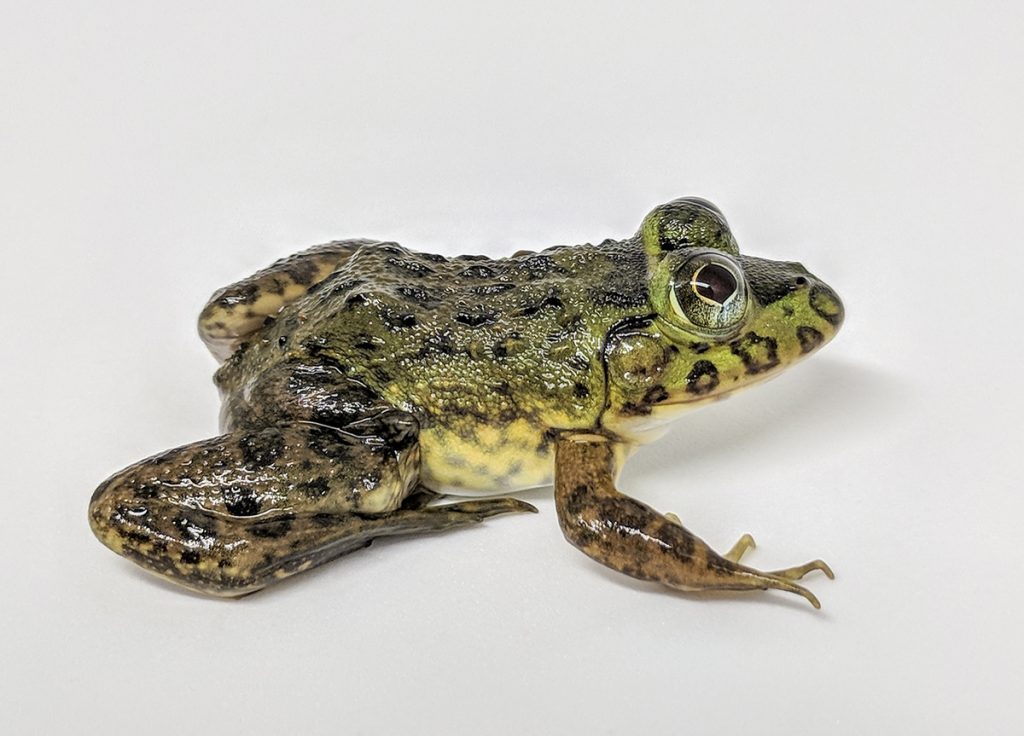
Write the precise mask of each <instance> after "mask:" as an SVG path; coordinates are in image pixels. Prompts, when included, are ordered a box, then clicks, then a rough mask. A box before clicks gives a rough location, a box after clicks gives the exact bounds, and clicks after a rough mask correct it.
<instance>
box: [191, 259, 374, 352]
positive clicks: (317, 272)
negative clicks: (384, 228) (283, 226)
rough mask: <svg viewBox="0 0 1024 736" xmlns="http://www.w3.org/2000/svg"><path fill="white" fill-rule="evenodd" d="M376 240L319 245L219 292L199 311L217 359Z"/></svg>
mask: <svg viewBox="0 0 1024 736" xmlns="http://www.w3.org/2000/svg"><path fill="white" fill-rule="evenodd" d="M375 242H376V241H373V240H339V241H335V242H332V243H326V244H324V245H317V246H314V247H312V248H310V249H308V250H305V251H303V252H301V253H296V254H295V255H293V256H289V257H288V258H282V259H281V260H279V261H277V262H275V263H274V264H273V265H271V266H270V267H269V268H265V269H263V270H262V271H259V272H257V273H255V274H253V275H252V276H250V277H248V278H245V279H242V280H241V281H238V282H236V283H234V284H231V285H230V286H225V287H224V288H223V289H221V290H219V291H218V292H217V293H215V294H214V295H213V296H212V297H211V298H210V301H209V302H208V303H207V305H206V307H205V308H204V309H203V311H202V313H201V314H200V315H199V336H200V337H202V339H203V342H204V343H206V346H207V347H208V348H209V349H210V352H211V353H213V355H214V357H216V358H217V359H218V360H221V361H223V360H226V359H227V358H228V356H230V355H231V353H233V352H234V350H235V348H237V347H238V345H239V344H240V343H242V342H244V341H245V339H246V338H247V337H249V336H250V335H252V334H253V333H254V332H256V331H257V330H259V329H260V328H261V327H262V326H263V324H264V323H265V322H266V320H267V318H268V317H273V316H274V315H276V314H277V313H278V312H279V311H281V309H282V308H283V307H284V306H286V305H287V304H290V303H291V302H293V301H295V300H296V299H298V298H299V297H301V296H303V295H304V294H305V293H306V292H307V291H309V289H310V288H311V287H312V286H313V285H315V284H318V283H320V282H321V281H323V280H324V279H325V278H327V277H328V276H329V275H330V274H332V273H333V272H334V271H336V270H337V269H338V268H340V267H341V266H343V265H344V264H345V263H346V262H347V261H348V259H349V258H351V257H352V254H353V253H355V252H356V251H357V250H359V249H360V248H362V247H363V246H365V245H370V244H373V243H375Z"/></svg>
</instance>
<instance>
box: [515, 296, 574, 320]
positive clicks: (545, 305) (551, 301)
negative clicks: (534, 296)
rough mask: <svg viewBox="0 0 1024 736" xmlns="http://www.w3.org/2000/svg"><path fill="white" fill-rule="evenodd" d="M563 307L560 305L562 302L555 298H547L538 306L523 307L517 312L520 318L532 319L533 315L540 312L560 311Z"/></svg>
mask: <svg viewBox="0 0 1024 736" xmlns="http://www.w3.org/2000/svg"><path fill="white" fill-rule="evenodd" d="M563 306H564V305H563V304H562V300H561V299H559V298H558V297H557V296H549V297H547V298H546V299H544V301H542V302H540V303H539V304H531V305H530V306H528V307H523V308H522V309H521V310H519V313H518V314H519V316H522V317H532V316H533V315H535V314H537V313H538V312H540V311H542V310H545V309H561V308H562V307H563Z"/></svg>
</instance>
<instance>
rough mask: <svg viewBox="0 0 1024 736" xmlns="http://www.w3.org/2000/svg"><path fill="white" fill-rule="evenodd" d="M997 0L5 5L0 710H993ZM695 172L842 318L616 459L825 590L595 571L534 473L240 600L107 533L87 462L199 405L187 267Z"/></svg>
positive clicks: (796, 724)
mask: <svg viewBox="0 0 1024 736" xmlns="http://www.w3.org/2000/svg"><path fill="white" fill-rule="evenodd" d="M5 5H7V4H5ZM1019 7H1020V6H1019V5H1018V4H1015V3H1009V2H1008V3H991V4H985V5H981V4H977V5H975V4H973V3H937V2H914V3H902V4H900V3H895V4H894V3H889V2H885V3H870V2H862V3H856V4H844V3H834V4H833V3H819V2H805V3H798V2H788V3H780V2H775V3H706V4H694V3H687V2H682V0H673V1H672V2H665V3H658V4H654V3H621V4H607V3H552V2H543V3H527V2H517V3H510V4H508V5H505V6H501V5H493V6H492V5H486V4H482V3H477V2H461V3H444V4H429V3H408V4H391V3H383V2H375V3H369V2H360V3H323V4H322V5H321V6H318V5H317V4H315V3H303V4H301V6H300V5H299V4H286V3H257V2H245V3H235V4H227V3H184V2H176V3H143V2H124V3H80V4H79V3H67V4H64V5H49V4H45V3H31V4H30V3H24V4H17V5H15V4H13V3H12V4H10V5H9V6H6V7H5V9H4V12H3V16H4V18H3V28H2V30H0V85H2V87H0V124H2V139H0V248H2V249H3V250H2V253H3V260H2V269H3V275H4V279H3V310H2V312H0V319H2V320H3V323H2V324H3V331H2V334H3V338H4V339H3V341H2V344H0V351H2V371H3V373H2V381H0V392H2V393H0V406H2V412H3V414H2V416H3V421H2V426H0V432H2V440H3V441H2V450H0V452H2V473H3V476H2V485H0V492H2V494H3V501H2V503H3V512H2V517H0V529H2V533H0V555H2V556H0V560H2V562H3V564H2V565H0V582H2V587H0V591H2V592H0V595H2V599H0V618H2V621H0V647H2V649H0V662H2V666H0V692H2V693H3V702H2V704H0V725H2V724H5V723H6V724H7V725H8V727H9V728H8V729H7V732H9V733H24V732H40V733H42V732H47V733H61V732H63V733H82V732H90V731H98V730H99V729H100V728H103V729H105V730H107V731H108V732H111V733H127V732H132V733H139V732H148V733H175V734H178V733H183V732H184V733H188V732H202V733H229V732H233V731H241V730H243V729H244V730H247V731H251V732H257V733H259V732H271V731H281V732H288V733H292V732H309V733H331V734H335V733H367V734H370V733H403V732H408V733H467V734H477V733H487V732H492V733H508V734H518V733H609V734H611V733H624V732H631V733H648V732H660V733H741V732H745V733H755V732H756V733H779V734H783V733H839V734H864V733H910V734H913V733H949V734H953V733H964V732H967V731H970V732H971V733H1011V732H1015V731H1017V732H1019V729H1021V728H1024V717H1022V715H1021V709H1020V697H1021V691H1022V685H1024V673H1022V667H1024V665H1022V661H1024V646H1022V641H1024V635H1022V633H1021V629H1020V626H1021V606H1022V603H1024V595H1022V593H1021V588H1020V586H1021V585H1022V583H1024V581H1022V575H1021V572H1022V562H1021V556H1022V547H1021V543H1020V542H1021V532H1022V526H1021V520H1022V515H1024V494H1022V489H1021V479H1020V472H1019V470H1020V467H1021V450H1022V442H1021V439H1022V432H1021V428H1020V423H1021V409H1022V402H1021V388H1020V385H1021V381H1020V376H1019V372H1020V369H1021V358H1020V353H1021V349H1020V341H1021V338H1020V321H1021V320H1020V316H1019V315H1020V312H1021V302H1020V298H1019V292H1020V279H1021V266H1022V265H1024V257H1022V255H1021V254H1022V249H1024V242H1022V241H1024V237H1022V233H1024V216H1022V206H1021V194H1022V192H1024V157H1022V149H1024V146H1022V131H1024V104H1022V92H1021V72H1022V68H1024V53H1022V51H1021V37H1022V35H1024V19H1022V12H1021V10H1020V9H1019ZM687 194H695V195H701V196H705V197H708V198H710V199H712V200H714V201H715V202H716V203H717V204H719V206H721V207H722V209H723V210H724V211H725V212H726V214H727V216H728V217H729V218H730V221H731V223H732V226H733V229H734V231H735V233H736V235H737V237H738V239H739V242H740V244H741V248H743V249H744V250H745V251H746V252H748V253H752V254H757V255H762V256H767V257H772V258H778V259H784V260H799V261H802V262H804V263H805V264H806V265H807V266H808V267H809V268H810V269H811V270H812V271H814V272H815V273H817V274H818V275H820V276H822V277H823V278H825V279H826V280H827V281H829V282H830V283H831V284H832V285H834V286H835V288H836V289H837V290H838V291H839V292H840V294H841V295H842V296H843V298H844V300H845V302H846V305H847V310H848V319H847V323H846V326H845V328H844V330H843V331H842V333H841V334H840V335H839V337H838V338H837V339H836V341H835V342H834V343H833V344H831V345H830V346H829V347H828V348H826V349H825V350H824V351H823V352H822V353H821V354H820V355H818V356H816V357H815V358H813V359H812V360H810V361H808V362H807V363H806V364H803V365H801V366H799V367H798V368H795V369H794V370H792V371H791V372H789V373H787V374H786V375H784V376H782V377H780V378H779V379H778V380H776V381H774V382H772V383H770V384H767V385H765V386H762V387H760V388H758V389H756V390H754V391H751V392H749V393H746V394H743V395H741V396H738V397H736V398H735V399H732V400H730V401H728V402H725V403H723V404H720V405H717V406H715V407H713V408H710V409H707V410H703V411H700V412H697V413H696V414H693V415H691V416H689V417H686V418H685V419H684V420H683V421H681V422H680V424H679V425H678V427H676V429H675V430H674V431H673V433H672V434H670V435H669V436H668V437H666V438H665V439H664V440H662V441H661V442H660V443H658V444H656V445H652V446H649V447H647V448H644V449H643V450H642V451H641V452H640V453H639V454H638V455H637V456H636V457H635V458H634V460H633V461H632V462H631V464H630V465H629V466H628V468H627V470H626V473H625V475H624V478H623V483H622V485H623V488H624V489H625V490H627V491H630V492H632V493H634V494H635V495H637V496H638V497H640V498H642V499H643V500H645V501H647V502H648V503H651V504H652V505H654V506H656V507H658V508H660V509H664V510H674V511H676V512H678V513H679V514H680V515H681V516H682V517H683V520H684V521H685V522H686V523H687V524H688V526H690V527H691V528H692V529H694V530H695V531H696V532H697V533H698V534H700V535H701V536H703V537H704V538H705V539H707V540H708V541H709V542H710V543H711V544H713V545H715V546H717V547H718V548H719V549H722V548H726V547H728V545H729V544H731V543H732V542H733V541H734V539H735V538H736V537H737V536H738V535H739V534H741V533H742V532H747V531H749V532H752V533H753V534H754V535H755V537H756V538H757V540H758V542H759V543H760V547H759V549H758V550H756V551H755V552H754V553H753V554H752V556H751V558H750V560H751V564H755V565H758V566H763V567H766V568H772V567H778V566H783V565H789V564H796V563H800V562H803V561H805V560H807V559H810V558H813V557H818V556H820V557H822V558H824V559H826V560H827V561H828V562H829V563H831V564H832V566H833V567H834V568H835V570H836V572H837V575H838V577H837V579H836V580H835V581H834V582H829V581H828V580H825V579H824V578H822V577H814V578H811V579H809V585H810V586H811V587H812V588H813V590H814V591H815V592H817V593H818V594H819V596H820V598H821V599H822V602H823V605H824V609H823V610H822V611H821V612H816V611H814V610H813V609H812V608H810V606H808V605H807V604H806V602H804V601H803V600H801V599H799V598H796V597H793V596H787V595H785V594H782V593H765V594H753V595H743V596H741V595H707V596H705V595H685V594H679V593H671V592H666V591H664V590H661V589H659V588H657V587H652V586H650V585H646V584H640V583H636V582H634V581H631V580H629V579H627V578H624V577H621V576H616V575H614V574H612V573H610V572H607V571H605V570H604V569H603V568H601V567H599V566H598V565H596V564H595V563H592V562H591V561H590V560H588V559H586V558H585V557H584V556H583V555H581V554H579V553H578V552H576V551H575V550H573V549H572V548H571V547H570V546H568V545H567V544H566V543H564V542H563V541H562V539H561V535H560V533H559V530H558V526H557V522H556V519H555V514H554V510H553V507H552V503H551V500H550V499H549V498H548V494H547V493H540V492H538V493H530V494H525V495H524V497H525V498H528V499H529V500H530V501H533V502H534V503H536V504H537V505H538V506H540V508H541V514H540V515H538V516H522V517H515V518H501V519H496V520H493V521H491V522H489V523H487V524H485V525H484V526H482V527H480V528H477V529H472V530H466V531H461V532H457V533H452V534H450V535H447V536H441V537H432V538H418V539H413V540H402V541H397V542H385V543H378V544H376V545H374V546H373V547H371V548H370V549H368V550H366V551H363V552H361V553H359V554H356V555H353V556H351V557H348V558H346V559H343V560H341V561H339V562H337V563H335V564H332V565H330V566H327V567H325V568H322V569H320V570H318V571H316V572H313V573H310V574H308V575H305V576H300V578H298V579H295V580H294V581H292V582H289V583H286V584H283V585H281V586H279V587H278V588H277V589H276V590H272V591H267V592H265V593H262V594H260V595H256V596H253V597H251V598H248V599H246V600H243V601H240V602H233V603H232V602H220V601H215V600H206V599H203V598H201V597H198V596H194V595H191V594H188V593H182V592H179V591H178V590H177V589H174V588H172V587H171V586H169V585H165V584H163V583H161V582H159V581H157V580H155V579H152V578H150V577H149V576H147V575H145V574H144V573H142V572H138V571H136V570H135V568H134V567H133V566H132V565H130V564H129V563H127V562H125V561H123V560H121V559H119V558H117V557H115V556H114V555H112V554H111V553H109V552H108V551H107V550H105V549H104V548H103V547H101V546H100V545H99V544H98V543H97V542H96V541H95V540H94V539H93V538H92V535H91V533H90V531H89V529H88V526H87V523H86V514H85V511H86V504H87V501H88V499H89V496H90V494H91V492H92V490H93V488H95V486H96V485H97V484H98V483H99V482H100V481H101V480H102V479H103V478H104V477H105V476H107V475H108V474H110V473H112V472H113V471H115V470H117V469H119V468H121V467H123V466H124V465H126V464H128V463H130V462H133V461H135V460H137V459H139V458H141V457H144V456H146V455H149V454H152V453H154V452H157V451H160V450H163V449H165V448H168V447H172V446H175V445H178V444H183V443H186V442H190V441H193V440H195V439H199V438H203V437H207V436H210V435H212V434H214V433H215V432H216V414H217V408H218V407H217V397H216V394H215V391H214V389H213V386H212V384H211V382H210V375H211V373H212V371H213V368H214V362H213V360H212V359H211V358H210V357H209V356H208V355H207V354H206V352H205V350H204V348H203V346H202V345H201V344H200V342H199V340H198V338H197V337H196V335H195V328H194V320H195V317H196V315H197V314H198V311H199V309H200V308H201V307H202V305H203V303H204V301H205V299H206V298H207V297H208V296H209V294H210V293H211V292H212V291H213V290H214V289H216V288H218V287H220V286H222V285H224V284H226V283H228V282H231V281H233V280H235V279H237V278H239V277H242V276H244V275H247V274H248V273H250V272H252V271H254V270H256V269H257V268H260V267H262V266H264V265H266V264H268V263H269V262H270V261H272V260H274V259H275V258H277V257H279V256H282V255H285V254H287V253H289V252H291V251H294V250H297V249H299V248H302V247H305V246H307V245H310V244H313V243H317V242H322V241H325V240H329V239H332V238H342V237H354V236H372V237H382V238H394V239H397V240H398V241H399V242H401V243H403V244H404V245H406V246H409V247H412V248H416V249H423V250H431V251H437V252H443V253H448V254H456V253H460V252H483V253H489V254H495V255H498V254H508V253H510V252H512V251H514V250H516V249H519V248H531V249H532V248H538V247H545V246H548V245H553V244H557V243H573V242H583V241H598V240H601V239H603V238H605V237H624V236H628V235H630V234H631V233H632V232H634V231H635V229H636V227H637V225H638V224H639V222H640V220H641V218H642V217H643V215H644V214H645V213H646V212H647V211H648V210H649V209H650V208H651V207H653V206H654V205H656V204H658V203H660V202H664V201H667V200H669V199H672V198H674V197H677V196H682V195H687Z"/></svg>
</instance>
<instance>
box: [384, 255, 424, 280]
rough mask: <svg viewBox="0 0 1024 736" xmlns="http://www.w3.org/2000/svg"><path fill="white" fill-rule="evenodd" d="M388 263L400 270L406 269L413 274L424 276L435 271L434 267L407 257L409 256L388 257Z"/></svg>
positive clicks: (405, 270)
mask: <svg viewBox="0 0 1024 736" xmlns="http://www.w3.org/2000/svg"><path fill="white" fill-rule="evenodd" d="M386 263H387V264H388V265H389V266H391V267H393V268H396V269H398V270H400V271H404V272H405V273H407V274H410V275H412V276H418V277H421V278H422V277H424V276H429V275H430V274H432V273H434V269H432V268H431V267H430V266H428V265H426V264H425V263H420V262H419V261H416V260H412V259H407V258H388V259H387V260H386Z"/></svg>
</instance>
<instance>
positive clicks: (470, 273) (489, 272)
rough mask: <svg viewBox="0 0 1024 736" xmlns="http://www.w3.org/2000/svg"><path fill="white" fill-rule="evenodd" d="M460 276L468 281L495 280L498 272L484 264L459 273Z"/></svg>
mask: <svg viewBox="0 0 1024 736" xmlns="http://www.w3.org/2000/svg"><path fill="white" fill-rule="evenodd" d="M459 276H461V277H462V278H466V279H493V278H494V277H495V276H497V272H496V271H495V270H494V269H493V268H491V267H489V266H485V265H483V264H480V265H476V266H469V267H468V268H464V269H462V270H461V271H459Z"/></svg>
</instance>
